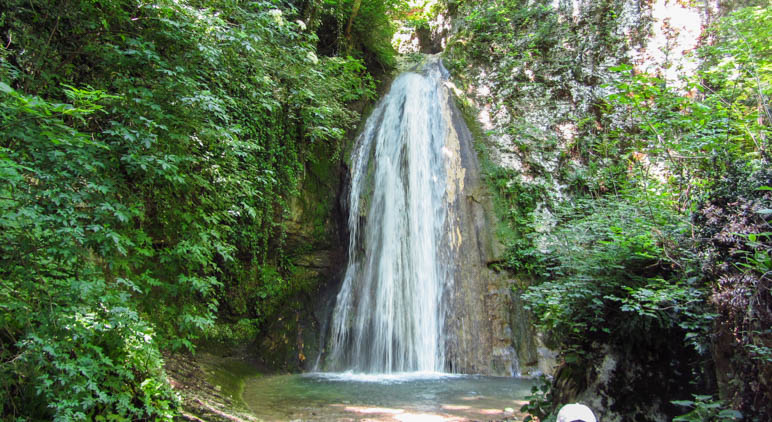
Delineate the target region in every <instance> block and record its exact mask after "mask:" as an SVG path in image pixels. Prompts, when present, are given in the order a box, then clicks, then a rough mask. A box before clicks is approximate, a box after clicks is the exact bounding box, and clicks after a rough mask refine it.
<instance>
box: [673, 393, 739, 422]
mask: <svg viewBox="0 0 772 422" xmlns="http://www.w3.org/2000/svg"><path fill="white" fill-rule="evenodd" d="M672 403H673V404H675V405H678V406H683V407H686V408H690V409H692V410H691V411H690V412H689V413H686V414H684V415H681V416H677V417H675V418H673V422H732V421H739V420H741V419H742V413H740V412H738V411H736V410H732V409H727V408H726V407H725V405H724V403H722V402H720V401H714V400H713V397H711V396H704V395H694V400H675V401H673V402H672Z"/></svg>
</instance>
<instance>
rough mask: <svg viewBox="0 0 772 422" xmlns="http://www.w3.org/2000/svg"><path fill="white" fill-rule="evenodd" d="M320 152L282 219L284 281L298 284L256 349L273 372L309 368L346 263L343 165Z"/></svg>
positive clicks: (324, 151)
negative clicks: (286, 270) (289, 268)
mask: <svg viewBox="0 0 772 422" xmlns="http://www.w3.org/2000/svg"><path fill="white" fill-rule="evenodd" d="M319 148H321V150H320V151H317V155H318V156H319V157H320V158H319V159H318V160H316V161H315V162H313V163H309V164H308V165H307V167H306V172H305V176H304V178H303V180H302V182H301V185H300V188H299V190H300V193H299V194H298V195H297V196H295V197H294V198H293V199H292V201H291V202H290V204H289V213H288V215H287V217H286V218H285V220H284V229H285V234H286V239H285V246H284V250H285V251H286V253H287V255H289V256H288V259H289V260H290V262H291V263H292V268H293V270H292V272H291V275H290V276H289V277H287V282H288V283H291V284H292V285H293V286H298V288H297V293H296V294H295V295H294V296H292V297H290V298H288V299H287V300H286V302H285V304H284V306H283V307H282V308H281V309H280V310H279V311H278V313H277V315H275V316H273V317H272V318H271V321H270V323H268V324H267V326H266V327H265V328H264V329H263V330H262V332H261V333H260V336H259V338H258V339H257V342H256V347H255V353H256V354H257V355H258V357H259V359H260V360H261V361H262V362H263V363H264V364H265V365H266V367H268V368H270V369H271V370H275V371H291V372H296V371H303V370H312V369H313V368H314V365H315V364H316V361H317V358H318V356H319V354H320V353H321V350H322V347H323V342H324V338H323V336H324V331H325V330H324V328H325V326H326V322H327V320H328V319H329V313H330V311H331V305H330V304H331V303H334V298H335V294H336V293H337V289H338V286H339V280H340V278H341V275H340V272H341V271H342V269H343V267H344V265H345V257H346V250H345V242H344V241H343V240H342V239H344V238H345V237H346V232H345V230H346V223H345V217H344V215H345V214H344V212H343V207H344V206H345V203H344V202H342V201H341V200H340V198H341V197H342V196H344V195H342V194H341V192H342V189H344V188H345V174H346V171H345V164H344V162H343V161H342V160H332V159H331V158H329V157H331V156H332V152H330V151H326V150H324V148H325V147H323V146H322V147H319Z"/></svg>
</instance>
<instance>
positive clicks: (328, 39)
mask: <svg viewBox="0 0 772 422" xmlns="http://www.w3.org/2000/svg"><path fill="white" fill-rule="evenodd" d="M312 2H313V3H314V10H315V11H316V10H318V13H317V12H315V14H316V16H317V18H318V19H319V24H320V25H321V28H320V31H319V33H320V43H319V50H320V52H321V53H322V54H325V55H336V54H340V53H345V54H351V55H353V56H354V57H357V58H359V59H362V60H364V61H365V62H366V63H367V64H368V66H369V67H371V68H376V67H380V68H381V69H382V70H386V69H390V68H393V67H394V65H395V64H396V51H395V50H394V48H393V47H392V46H391V38H392V36H393V35H394V31H395V28H394V25H393V23H392V21H391V17H393V16H396V14H398V13H399V12H400V11H401V10H403V9H404V1H401V0H386V1H383V0H321V1H313V0H312ZM355 6H356V7H355ZM313 26H316V23H314V24H313ZM347 30H348V31H349V32H348V33H347V32H346V31H347Z"/></svg>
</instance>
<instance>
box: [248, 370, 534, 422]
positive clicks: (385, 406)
mask: <svg viewBox="0 0 772 422" xmlns="http://www.w3.org/2000/svg"><path fill="white" fill-rule="evenodd" d="M532 385H534V381H532V380H530V379H521V378H503V377H485V376H475V375H448V374H438V373H430V372H429V373H406V374H388V375H369V374H367V375H357V374H351V373H338V374H329V373H312V374H302V375H277V376H264V377H257V378H251V379H247V380H246V383H245V386H244V393H243V398H244V401H245V402H246V403H247V405H248V406H249V408H250V409H251V410H252V412H253V413H254V414H255V415H256V416H257V417H259V418H261V419H264V420H266V421H295V420H302V421H401V422H407V421H422V422H423V421H425V422H433V421H478V420H479V421H487V420H502V419H505V418H511V419H513V420H522V417H523V415H521V414H520V412H519V409H520V406H522V405H523V404H524V403H525V401H524V398H525V396H526V395H528V394H529V393H530V388H531V386H532ZM507 408H509V411H505V409H507ZM513 409H514V412H512V410H513Z"/></svg>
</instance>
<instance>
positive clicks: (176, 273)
mask: <svg viewBox="0 0 772 422" xmlns="http://www.w3.org/2000/svg"><path fill="white" fill-rule="evenodd" d="M396 8H397V3H396V2H391V3H390V2H382V1H368V0H364V1H362V0H357V1H321V0H309V1H230V0H224V1H220V0H214V1H198V0H193V1H187V0H183V1H172V0H160V1H152V2H145V1H135V0H109V1H91V0H83V1H81V0H61V1H59V0H52V1H45V0H43V1H16V0H7V1H6V0H3V1H2V2H1V3H0V10H2V14H1V15H0V36H1V37H2V47H0V91H1V92H0V122H2V123H0V139H1V140H0V175H1V176H0V177H1V178H2V184H0V414H2V415H3V419H6V420H14V419H16V418H22V419H26V420H30V419H32V420H52V419H53V420H62V421H64V420H87V419H89V420H92V419H94V420H150V419H153V420H156V419H158V420H169V419H171V418H172V416H173V415H175V413H176V408H177V407H178V405H179V403H178V401H177V398H176V397H175V394H174V393H173V392H172V390H171V389H170V387H169V385H168V383H167V380H166V378H165V376H164V375H163V371H162V359H161V355H160V351H162V350H164V351H174V350H185V349H188V350H192V349H194V348H195V344H196V343H197V341H200V340H201V339H202V338H205V337H207V335H209V333H210V332H212V331H213V330H216V329H217V327H216V326H215V321H221V322H222V323H227V322H229V321H238V322H240V324H239V325H238V327H239V328H238V330H235V331H236V333H235V334H234V333H233V330H230V331H228V333H229V334H227V335H229V336H231V337H238V336H241V337H245V336H254V335H256V334H257V333H258V332H259V330H260V328H261V326H262V324H263V323H264V322H265V321H267V320H270V319H271V317H272V314H273V313H274V311H275V310H276V308H277V307H279V306H281V305H282V304H283V303H284V302H285V301H286V300H287V298H288V297H290V296H292V295H294V294H296V293H297V292H298V291H300V290H302V289H305V288H307V287H308V286H304V285H298V284H297V283H290V282H288V281H287V278H286V277H285V276H287V275H288V274H289V273H291V271H292V263H291V262H289V260H288V259H287V258H286V256H287V255H286V251H285V250H284V248H283V242H284V231H283V224H282V218H283V216H284V215H285V213H286V210H287V202H288V201H289V199H290V198H291V197H292V196H293V195H296V194H297V188H298V181H299V180H300V179H301V178H302V177H303V172H304V171H305V170H304V169H305V168H306V166H308V165H311V164H312V163H314V162H316V161H325V160H334V159H336V158H337V157H339V156H340V150H341V148H342V140H343V139H344V138H345V136H346V133H347V131H348V130H350V129H351V128H352V127H354V126H355V125H356V123H358V120H359V114H358V112H356V111H353V108H352V107H351V104H353V103H354V102H356V101H369V100H371V99H372V98H373V97H374V95H375V94H374V92H375V91H374V90H375V82H374V79H373V77H372V76H370V73H368V70H367V66H369V67H371V68H375V69H378V68H388V67H389V66H391V65H392V64H393V61H394V55H395V53H394V51H393V49H392V48H391V45H390V38H391V34H392V29H391V24H390V21H389V17H388V13H391V12H394V11H396ZM319 151H322V152H323V154H319V153H318V152H319ZM236 299H237V300H236Z"/></svg>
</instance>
